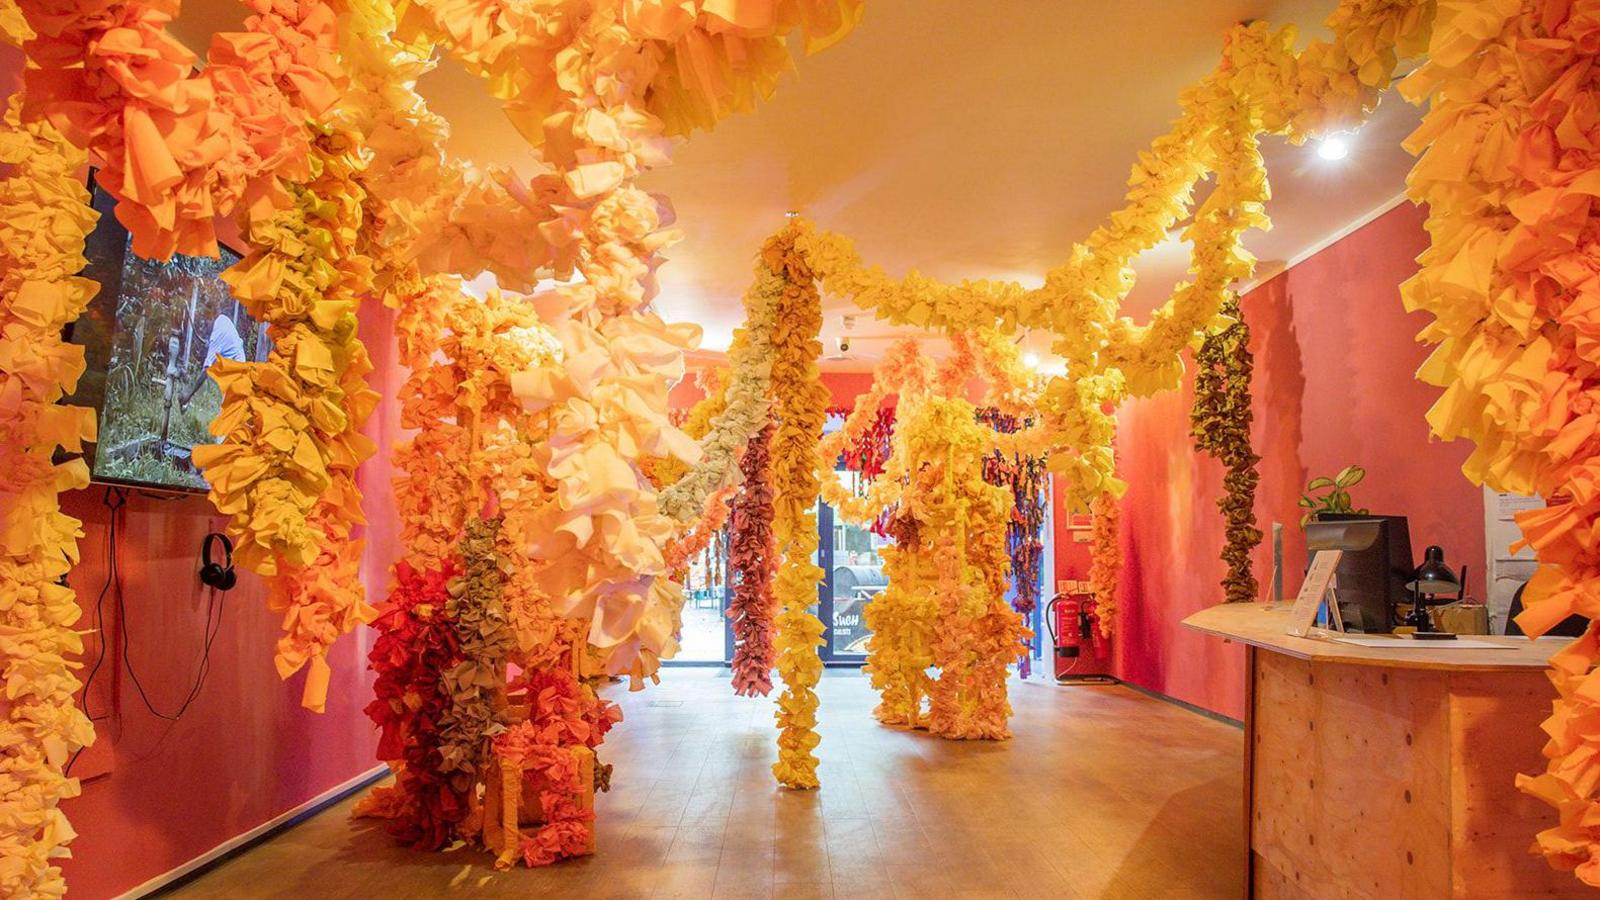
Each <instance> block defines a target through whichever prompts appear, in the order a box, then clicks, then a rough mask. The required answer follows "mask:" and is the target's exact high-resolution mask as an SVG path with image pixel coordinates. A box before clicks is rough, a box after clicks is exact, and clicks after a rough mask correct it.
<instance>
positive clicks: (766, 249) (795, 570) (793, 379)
mask: <svg viewBox="0 0 1600 900" xmlns="http://www.w3.org/2000/svg"><path fill="white" fill-rule="evenodd" d="M794 236H795V231H794V229H786V230H785V231H783V232H781V233H780V234H779V235H778V236H776V237H774V238H773V239H771V240H769V241H768V242H767V243H766V245H765V246H763V247H762V248H761V258H760V261H759V262H758V264H757V271H758V278H760V279H763V280H766V282H765V284H764V285H763V287H764V288H766V289H768V290H771V289H774V288H775V289H776V290H777V295H776V297H775V298H774V301H773V331H772V351H773V355H772V398H773V415H774V418H775V420H776V422H777V428H776V430H775V431H774V432H773V435H772V484H773V493H774V499H773V516H772V531H773V534H774V536H775V537H776V538H777V542H778V550H779V552H780V553H782V554H783V561H782V563H780V564H779V566H778V576H777V583H776V586H775V589H774V594H775V600H776V602H777V604H778V618H777V637H776V638H775V640H774V645H775V647H776V650H777V655H778V676H779V677H780V678H781V679H782V680H783V686H784V690H783V694H782V695H781V696H779V697H778V710H777V714H776V715H777V721H778V729H779V734H778V761H777V762H776V763H774V764H773V766H772V773H773V775H775V776H776V777H777V779H778V782H779V783H780V784H782V785H784V786H785V787H790V788H800V789H809V788H815V787H817V786H818V785H819V782H818V780H817V757H816V754H815V753H814V752H813V751H814V750H815V749H816V747H817V744H818V743H819V742H820V740H821V739H820V738H819V737H818V736H817V732H816V727H817V694H816V686H817V682H818V681H819V680H821V678H822V658H821V657H820V656H818V655H817V648H818V647H820V646H822V643H823V641H822V635H823V630H824V629H823V625H822V620H820V619H818V618H817V617H816V616H815V615H813V614H812V613H811V612H810V607H811V605H812V604H814V603H816V601H817V583H818V582H819V581H821V580H822V577H823V571H822V570H821V569H820V568H818V567H817V565H816V564H815V563H813V562H812V561H811V557H812V555H813V554H814V553H816V551H817V545H818V539H817V518H816V514H815V513H813V512H812V505H813V504H814V503H815V502H816V498H817V491H818V489H819V485H820V478H819V472H820V471H821V469H822V468H823V460H822V457H821V455H820V454H819V453H818V447H819V444H820V442H821V440H822V426H823V423H824V422H825V421H826V420H827V416H828V391H827V388H825V387H823V386H822V378H821V373H820V372H819V371H818V370H817V357H819V356H821V355H822V344H821V342H820V341H818V339H817V336H818V334H819V333H820V332H821V330H822V299H821V297H820V296H819V295H818V294H817V287H816V284H815V279H814V278H813V277H812V274H811V271H810V269H809V268H807V266H806V263H805V260H804V259H803V258H802V257H801V255H800V254H799V252H798V251H797V250H796V248H795V243H794ZM768 279H775V282H776V283H774V281H772V280H768Z"/></svg>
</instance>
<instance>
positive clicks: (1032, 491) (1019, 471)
mask: <svg viewBox="0 0 1600 900" xmlns="http://www.w3.org/2000/svg"><path fill="white" fill-rule="evenodd" d="M1008 346H1012V347H1014V346H1015V345H1008ZM978 421H979V422H982V423H983V424H985V425H988V426H989V427H990V428H993V429H994V430H995V431H997V432H1000V433H1002V434H1016V433H1017V432H1018V431H1021V430H1022V429H1024V428H1026V427H1029V426H1031V424H1032V423H1031V422H1029V421H1028V420H1026V419H1024V420H1020V421H1019V420H1018V419H1017V418H1016V417H1015V416H1011V415H1007V414H1006V413H1003V412H1001V411H1000V410H999V409H998V408H996V407H993V406H990V407H985V408H983V409H980V410H978ZM983 480H984V481H985V482H987V483H989V484H992V485H994V486H996V487H1000V488H1004V489H1005V490H1006V491H1008V492H1010V494H1011V515H1010V516H1008V517H1007V518H1006V555H1007V559H1008V562H1009V566H1008V569H1007V570H1008V571H1009V572H1010V573H1011V586H1012V589H1013V596H1012V598H1011V608H1012V609H1014V610H1016V611H1017V614H1018V615H1020V616H1022V618H1023V620H1024V621H1026V620H1027V619H1028V617H1029V616H1031V615H1032V613H1033V611H1034V610H1035V609H1037V608H1038V607H1039V596H1040V594H1041V593H1042V591H1043V585H1042V584H1041V579H1042V578H1043V577H1044V570H1043V568H1042V566H1043V564H1044V527H1045V521H1046V519H1047V517H1048V516H1049V513H1050V470H1049V467H1048V459H1047V458H1040V457H1037V456H1033V455H1031V454H1028V453H1021V452H1017V451H1012V452H1011V453H1006V452H1004V451H1002V450H999V449H996V450H994V451H993V452H991V453H989V454H988V455H986V456H985V457H984V458H983ZM1032 661H1033V655H1032V654H1031V653H1024V654H1022V656H1021V657H1020V658H1019V660H1018V670H1019V671H1020V672H1021V674H1022V677H1024V678H1026V677H1028V674H1029V673H1030V672H1032V671H1033V670H1032Z"/></svg>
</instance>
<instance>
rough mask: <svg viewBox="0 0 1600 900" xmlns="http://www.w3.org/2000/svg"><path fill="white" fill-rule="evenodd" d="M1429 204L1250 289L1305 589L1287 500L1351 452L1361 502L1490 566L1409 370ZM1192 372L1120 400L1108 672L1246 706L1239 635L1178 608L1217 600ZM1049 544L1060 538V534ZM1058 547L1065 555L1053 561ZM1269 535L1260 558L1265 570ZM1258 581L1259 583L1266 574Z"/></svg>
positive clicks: (1266, 519) (1267, 451) (1266, 413)
mask: <svg viewBox="0 0 1600 900" xmlns="http://www.w3.org/2000/svg"><path fill="white" fill-rule="evenodd" d="M1422 223H1423V213H1422V212H1421V211H1420V210H1418V209H1416V208H1414V207H1412V206H1411V205H1409V204H1405V205H1402V206H1400V207H1398V208H1396V209H1394V210H1392V211H1390V212H1388V213H1386V214H1384V215H1383V216H1381V217H1379V218H1378V219H1376V220H1375V221H1373V222H1371V223H1370V224H1368V225H1366V226H1365V227H1363V228H1361V229H1360V230H1358V231H1356V232H1354V233H1352V234H1351V235H1349V236H1348V237H1346V238H1344V239H1343V240H1341V241H1339V242H1338V243H1336V244H1334V245H1333V246H1331V247H1329V248H1327V249H1326V250H1323V251H1322V252H1321V253H1318V254H1317V255H1315V256H1313V257H1312V258H1310V259H1308V260H1306V261H1304V262H1302V263H1301V264H1300V265H1298V266H1296V267H1294V268H1293V269H1290V270H1288V271H1287V272H1284V273H1283V274H1280V275H1279V276H1277V277H1276V278H1273V279H1272V280H1270V281H1268V282H1266V283H1265V284H1263V285H1261V286H1260V287H1258V288H1256V289H1255V290H1253V291H1251V292H1250V293H1249V294H1247V295H1246V296H1245V298H1244V301H1243V307H1244V311H1245V315H1246V316H1247V317H1248V320H1249V322H1250V325H1251V328H1252V334H1251V349H1252V351H1253V352H1254V354H1255V363H1256V369H1255V380H1254V384H1253V394H1254V400H1255V425H1254V429H1253V435H1252V437H1253V440H1254V442H1255V447H1256V452H1257V453H1259V454H1260V455H1261V457H1262V461H1261V463H1260V472H1261V486H1260V490H1259V492H1258V493H1257V495H1256V517H1257V520H1258V521H1259V522H1260V523H1261V525H1262V528H1263V530H1268V525H1269V523H1271V522H1275V521H1276V522H1282V523H1284V525H1285V533H1284V550H1285V554H1286V563H1285V569H1286V575H1285V578H1284V588H1285V592H1286V593H1290V594H1291V595H1292V593H1293V592H1294V591H1295V590H1296V589H1297V588H1298V586H1299V582H1300V573H1301V571H1302V570H1303V568H1304V566H1305V540H1304V536H1303V534H1302V532H1301V531H1300V528H1299V510H1298V508H1297V507H1296V501H1297V500H1298V499H1299V497H1300V493H1301V489H1302V488H1303V487H1304V485H1305V483H1306V481H1307V480H1309V479H1310V478H1311V477H1314V476H1316V475H1322V474H1331V473H1333V472H1336V471H1337V470H1339V469H1340V468H1342V467H1343V466H1345V465H1347V464H1350V463H1358V464H1360V465H1363V466H1365V467H1366V469H1367V472H1368V474H1367V479H1366V481H1365V482H1364V483H1362V484H1361V485H1360V486H1358V487H1357V488H1356V489H1355V492H1354V493H1355V500H1356V505H1357V506H1366V507H1369V508H1370V509H1371V510H1372V512H1374V513H1384V514H1393V515H1404V516H1407V517H1408V518H1409V520H1410V521H1409V526H1410V531H1411V540H1412V544H1413V552H1414V554H1415V555H1417V556H1420V555H1421V551H1422V548H1423V547H1425V546H1427V545H1428V544H1440V545H1442V546H1443V547H1444V548H1445V551H1446V556H1447V559H1448V560H1449V561H1450V562H1451V563H1452V564H1453V565H1456V566H1459V565H1460V564H1462V563H1463V562H1464V563H1466V564H1467V565H1468V566H1470V567H1471V568H1472V569H1473V570H1474V573H1475V575H1476V576H1477V577H1475V578H1474V579H1473V580H1474V581H1477V580H1478V578H1481V576H1482V574H1483V573H1484V571H1485V570H1484V561H1485V552H1486V551H1485V548H1484V535H1483V500H1482V493H1481V491H1480V490H1479V488H1477V487H1476V486H1474V485H1473V484H1471V483H1470V482H1468V481H1467V479H1466V478H1465V477H1464V476H1463V475H1462V474H1461V472H1460V466H1461V463H1462V462H1463V461H1464V460H1465V459H1466V457H1467V454H1468V452H1469V450H1470V448H1469V446H1468V445H1467V444H1466V443H1464V442H1457V443H1442V442H1438V441H1433V440H1431V439H1430V438H1429V436H1428V431H1427V425H1426V423H1425V421H1424V420H1423V415H1424V413H1425V412H1426V411H1427V409H1428V407H1429V406H1430V405H1432V403H1433V400H1434V398H1435V397H1436V396H1437V394H1438V391H1437V389H1435V388H1432V387H1429V386H1427V385H1423V384H1420V383H1418V382H1417V381H1416V379H1415V377H1414V374H1415V372H1416V369H1417V367H1418V366H1419V365H1420V364H1421V363H1422V361H1423V359H1424V358H1425V357H1426V355H1427V353H1428V348H1426V347H1423V346H1422V345H1420V344H1417V343H1416V342H1415V340H1414V336H1415V334H1416V333H1417V331H1418V330H1419V329H1421V328H1422V326H1423V325H1424V324H1426V321H1427V319H1428V317H1427V316H1426V315H1424V314H1421V313H1417V314H1408V313H1406V312H1405V310H1404V307H1403V306H1402V305H1401V302H1400V296H1399V291H1398V289H1397V288H1398V286H1399V284H1400V283H1401V282H1402V281H1404V280H1405V279H1406V278H1408V277H1410V275H1411V274H1412V273H1413V272H1415V271H1416V263H1415V262H1414V258H1415V257H1416V255H1417V254H1418V253H1420V252H1421V251H1422V249H1423V248H1424V247H1426V246H1427V240H1428V238H1427V234H1426V233H1425V232H1424V231H1423V228H1422ZM1192 399H1193V381H1192V378H1191V379H1186V380H1185V384H1184V388H1183V390H1182V391H1181V392H1173V393H1168V394H1163V395H1160V396H1157V397H1153V398H1149V399H1145V400H1137V401H1132V402H1130V403H1128V404H1127V405H1126V406H1125V407H1124V409H1123V411H1122V413H1121V415H1120V416H1119V419H1120V437H1119V441H1120V443H1119V464H1120V466H1121V471H1122V474H1123V477H1124V478H1126V479H1127V481H1128V482H1129V489H1128V493H1127V496H1126V497H1124V499H1123V502H1122V517H1123V530H1122V547H1123V552H1124V559H1125V567H1124V572H1123V579H1122V585H1121V590H1120V592H1119V595H1118V596H1119V603H1120V606H1121V613H1120V622H1121V625H1120V628H1119V634H1118V640H1117V642H1116V647H1115V662H1116V666H1115V671H1116V674H1118V675H1119V676H1120V677H1122V678H1123V679H1125V680H1127V681H1129V682H1131V683H1133V684H1137V685H1140V686H1142V687H1145V688H1148V689H1150V690H1153V691H1157V692H1159V693H1162V694H1166V695H1168V696H1172V697H1175V698H1177V699H1180V700H1184V701H1187V702H1190V703H1194V704H1197V705H1199V706H1202V707H1205V708H1207V709H1210V710H1214V711H1217V712H1220V713H1223V714H1225V715H1229V716H1235V717H1238V716H1241V715H1242V714H1243V711H1244V656H1243V652H1242V650H1241V649H1240V648H1239V647H1238V646H1236V645H1228V644H1223V643H1222V642H1221V641H1218V640H1215V639H1213V638H1207V637H1202V636H1200V635H1198V634H1196V633H1194V632H1191V631H1189V630H1187V629H1185V628H1183V627H1182V626H1181V625H1179V622H1181V621H1182V619H1183V618H1184V617H1185V616H1187V615H1189V614H1190V613H1192V612H1194V611H1196V610H1199V609H1201V608H1203V607H1205V606H1209V605H1211V604H1213V603H1216V602H1218V601H1219V600H1220V588H1219V586H1218V582H1219V581H1220V579H1221V577H1222V574H1223V571H1224V569H1223V565H1222V563H1221V562H1220V561H1219V560H1218V558H1217V554H1218V552H1219V551H1220V550H1221V547H1222V519H1221V516H1220V513H1219V512H1218V511H1217V508H1216V505H1215V503H1216V500H1217V498H1218V497H1220V496H1221V493H1222V467H1221V466H1220V464H1218V463H1217V462H1216V461H1214V460H1212V459H1210V458H1209V457H1200V456H1197V455H1196V454H1195V453H1194V451H1193V449H1192V445H1191V442H1190V439H1189V436H1188V424H1189V423H1188V413H1189V407H1190V404H1191V402H1192ZM1057 546H1058V547H1063V546H1064V545H1063V544H1061V543H1058V544H1057ZM1059 565H1060V559H1059V556H1058V566H1059ZM1271 568H1272V558H1271V549H1270V546H1269V545H1268V543H1265V542H1264V543H1263V545H1262V546H1261V547H1260V548H1259V550H1258V551H1257V553H1256V558H1255V570H1256V575H1257V577H1258V578H1260V579H1261V581H1262V583H1263V585H1265V584H1266V582H1267V580H1268V579H1269V578H1270V575H1271ZM1263 589H1264V590H1265V588H1263Z"/></svg>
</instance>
